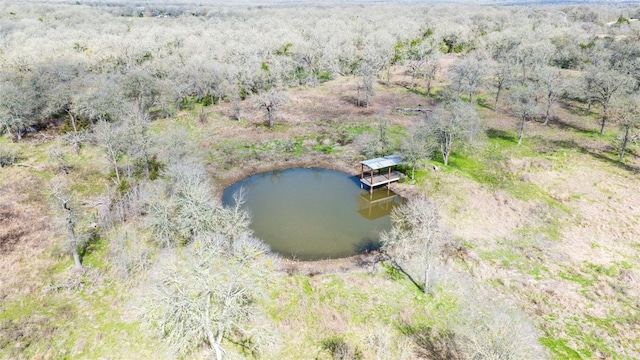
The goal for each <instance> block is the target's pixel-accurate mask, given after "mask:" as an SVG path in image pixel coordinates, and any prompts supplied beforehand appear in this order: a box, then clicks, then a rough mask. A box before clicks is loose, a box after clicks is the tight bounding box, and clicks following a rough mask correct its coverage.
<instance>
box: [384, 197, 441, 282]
mask: <svg viewBox="0 0 640 360" xmlns="http://www.w3.org/2000/svg"><path fill="white" fill-rule="evenodd" d="M438 222H439V215H438V211H437V209H436V207H435V205H434V204H433V203H431V202H430V201H429V200H427V199H426V198H424V197H419V198H415V199H410V200H409V201H408V202H407V203H406V204H405V205H402V206H400V207H396V208H394V209H393V210H392V212H391V223H392V228H391V230H390V231H388V232H384V233H382V234H381V235H380V239H381V242H382V247H383V250H384V251H386V252H387V253H389V254H391V257H392V259H394V263H395V264H396V266H398V267H400V268H402V267H401V266H400V265H399V264H400V263H402V262H404V261H406V260H407V259H409V258H414V259H415V258H416V257H417V258H418V262H419V265H418V268H419V269H420V271H421V274H420V276H422V279H423V283H422V284H423V286H422V290H423V291H424V292H425V293H428V292H429V291H430V289H431V285H432V284H431V279H430V275H431V271H432V268H433V267H434V263H435V262H437V258H438V256H439V255H440V252H441V250H442V247H443V245H444V244H445V239H446V238H445V236H444V234H443V232H442V230H441V229H440V226H439V224H438Z"/></svg>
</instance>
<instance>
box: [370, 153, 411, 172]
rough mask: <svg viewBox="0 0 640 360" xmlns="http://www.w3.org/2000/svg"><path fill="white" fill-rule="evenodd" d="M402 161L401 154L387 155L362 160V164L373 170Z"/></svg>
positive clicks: (398, 163)
mask: <svg viewBox="0 0 640 360" xmlns="http://www.w3.org/2000/svg"><path fill="white" fill-rule="evenodd" d="M402 163H403V162H402V156H400V155H387V156H385V157H381V158H375V159H370V160H365V161H361V162H360V164H362V165H364V166H366V167H368V168H369V169H371V170H378V169H384V168H388V167H391V166H395V165H400V164H402Z"/></svg>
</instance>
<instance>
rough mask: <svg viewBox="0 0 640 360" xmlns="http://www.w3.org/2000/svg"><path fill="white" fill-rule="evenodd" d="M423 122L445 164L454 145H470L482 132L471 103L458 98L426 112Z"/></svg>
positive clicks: (447, 162)
mask: <svg viewBox="0 0 640 360" xmlns="http://www.w3.org/2000/svg"><path fill="white" fill-rule="evenodd" d="M425 122H426V124H425V126H426V128H427V135H428V136H429V137H431V138H432V139H433V140H434V142H435V144H436V145H437V147H438V148H439V150H440V153H441V154H442V161H443V163H444V165H445V166H446V165H448V164H449V155H451V152H452V151H453V150H454V148H455V147H456V146H458V145H461V144H465V145H467V146H468V145H472V144H473V142H474V140H477V139H478V137H479V135H480V134H481V133H482V124H481V122H480V118H479V117H478V115H477V114H476V112H475V109H474V107H473V105H470V104H469V103H464V102H462V101H460V100H454V101H452V102H449V103H447V104H445V105H444V106H443V107H441V108H439V109H436V110H435V111H432V112H431V113H429V114H427V118H426V120H425Z"/></svg>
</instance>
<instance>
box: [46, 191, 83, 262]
mask: <svg viewBox="0 0 640 360" xmlns="http://www.w3.org/2000/svg"><path fill="white" fill-rule="evenodd" d="M51 195H52V197H53V200H54V202H55V210H56V213H58V214H59V217H58V220H59V222H58V224H59V229H60V230H61V232H63V233H65V239H64V241H63V245H62V249H63V250H64V251H65V252H67V253H69V254H71V255H72V256H73V263H74V266H75V268H76V269H81V268H82V259H81V258H80V252H81V251H82V250H83V249H84V247H85V246H86V244H87V242H88V241H89V236H87V234H86V233H83V232H81V231H80V230H79V225H80V222H81V218H82V216H81V214H80V212H79V211H78V206H77V205H76V204H74V203H73V201H72V200H73V193H71V192H70V191H69V190H68V189H66V183H65V181H59V182H57V183H56V184H55V185H54V186H53V187H52V189H51Z"/></svg>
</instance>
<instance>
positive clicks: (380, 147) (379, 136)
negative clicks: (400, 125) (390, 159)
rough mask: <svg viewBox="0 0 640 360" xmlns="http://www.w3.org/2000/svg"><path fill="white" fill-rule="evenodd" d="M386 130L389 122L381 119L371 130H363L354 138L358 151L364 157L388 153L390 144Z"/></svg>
mask: <svg viewBox="0 0 640 360" xmlns="http://www.w3.org/2000/svg"><path fill="white" fill-rule="evenodd" d="M388 131H389V124H388V123H387V122H386V121H382V120H381V121H379V122H378V124H377V126H376V128H375V129H374V131H373V132H365V133H363V134H362V135H360V136H359V137H358V138H357V139H356V142H357V143H358V145H359V147H360V152H361V153H362V154H363V155H364V156H366V157H374V156H383V155H388V151H389V150H390V145H391V144H390V139H389V133H388Z"/></svg>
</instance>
